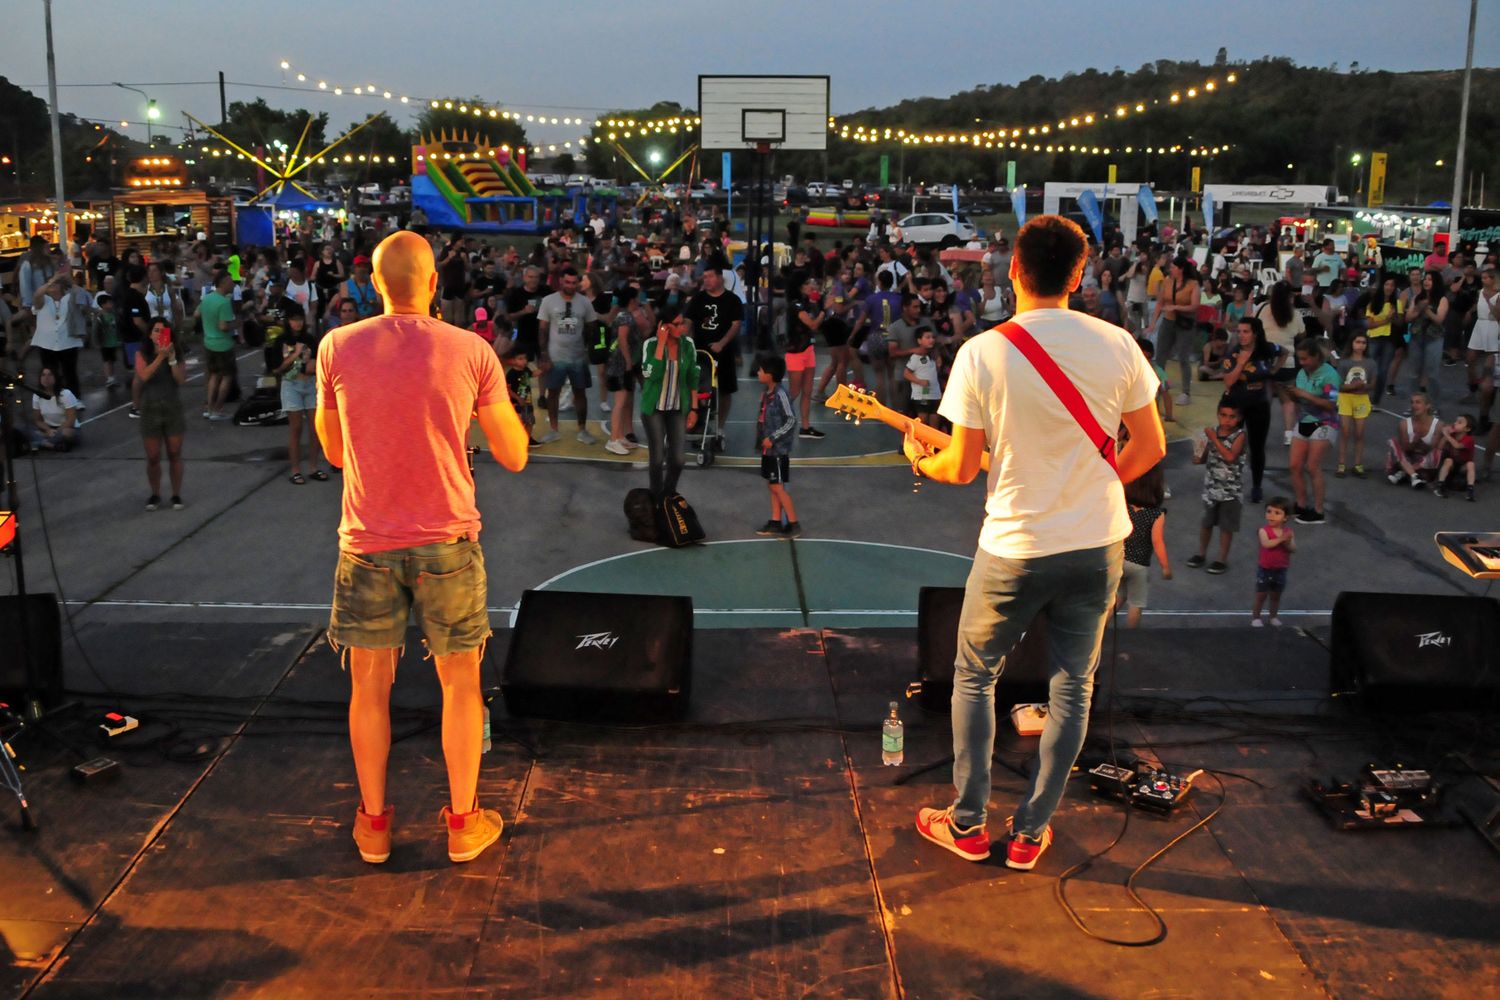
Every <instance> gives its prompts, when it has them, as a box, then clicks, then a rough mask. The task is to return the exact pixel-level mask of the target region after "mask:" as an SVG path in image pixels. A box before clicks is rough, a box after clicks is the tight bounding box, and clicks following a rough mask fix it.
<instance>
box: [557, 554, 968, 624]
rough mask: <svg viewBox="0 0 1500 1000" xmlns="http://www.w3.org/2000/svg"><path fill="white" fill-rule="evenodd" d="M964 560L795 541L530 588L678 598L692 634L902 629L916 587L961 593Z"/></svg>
mask: <svg viewBox="0 0 1500 1000" xmlns="http://www.w3.org/2000/svg"><path fill="white" fill-rule="evenodd" d="M972 562H973V557H972V556H970V555H959V554H957V553H952V552H939V551H936V550H934V549H923V548H917V547H913V546H906V545H893V544H889V543H886V542H862V541H853V540H844V539H824V538H811V539H808V538H801V539H797V540H796V541H790V542H789V541H786V540H784V539H776V538H767V539H746V540H735V541H723V542H710V543H708V544H706V545H695V546H692V547H691V548H686V549H664V548H650V549H640V550H637V551H633V552H623V553H620V554H619V555H615V556H611V557H609V558H606V559H600V560H598V561H596V562H591V563H585V564H583V565H581V566H575V567H573V568H572V569H569V570H566V571H565V572H562V573H559V574H558V575H557V576H554V577H553V578H552V579H550V580H547V581H546V582H545V583H542V584H540V585H538V586H537V587H536V588H535V589H538V590H565V591H578V592H584V593H605V594H682V595H687V596H690V597H692V599H693V617H694V624H695V625H696V626H697V627H699V628H804V627H810V628H908V627H911V626H914V625H915V624H916V620H917V592H918V591H919V590H920V589H921V588H922V587H961V586H963V584H964V580H965V579H966V578H967V576H968V573H969V566H970V564H971V563H972Z"/></svg>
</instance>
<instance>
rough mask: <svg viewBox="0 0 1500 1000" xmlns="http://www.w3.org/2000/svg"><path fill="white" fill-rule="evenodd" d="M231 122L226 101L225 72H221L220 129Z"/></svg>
mask: <svg viewBox="0 0 1500 1000" xmlns="http://www.w3.org/2000/svg"><path fill="white" fill-rule="evenodd" d="M228 121H229V104H228V102H226V101H225V100H224V71H223V70H222V69H221V70H219V127H220V128H223V127H224V125H225V124H226V123H227V122H228Z"/></svg>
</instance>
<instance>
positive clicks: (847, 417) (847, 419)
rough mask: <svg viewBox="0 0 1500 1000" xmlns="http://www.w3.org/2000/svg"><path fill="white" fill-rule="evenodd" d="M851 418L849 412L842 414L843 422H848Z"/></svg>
mask: <svg viewBox="0 0 1500 1000" xmlns="http://www.w3.org/2000/svg"><path fill="white" fill-rule="evenodd" d="M852 419H853V418H852V417H851V416H850V415H849V414H847V413H845V414H844V422H845V423H848V422H849V421H850V420H852Z"/></svg>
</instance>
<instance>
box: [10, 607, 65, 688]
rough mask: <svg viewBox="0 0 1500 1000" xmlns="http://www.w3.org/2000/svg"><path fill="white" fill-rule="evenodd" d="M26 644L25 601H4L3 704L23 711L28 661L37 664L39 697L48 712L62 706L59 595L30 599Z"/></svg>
mask: <svg viewBox="0 0 1500 1000" xmlns="http://www.w3.org/2000/svg"><path fill="white" fill-rule="evenodd" d="M26 624H27V636H26V642H25V643H24V644H23V643H22V642H21V599H20V598H19V597H17V596H15V595H13V594H12V595H9V596H6V597H0V701H4V702H8V703H9V704H11V705H15V706H16V707H18V708H19V707H21V700H22V699H21V695H22V694H23V693H24V692H25V690H26V660H25V658H24V657H23V650H24V654H25V656H27V657H30V658H31V660H32V661H33V662H34V663H35V664H36V682H37V688H38V689H37V691H36V694H37V695H38V696H39V697H40V698H41V699H42V705H43V706H44V707H46V708H55V707H57V706H58V705H60V704H62V700H63V678H62V616H61V615H60V614H59V612H58V609H57V595H56V594H27V595H26Z"/></svg>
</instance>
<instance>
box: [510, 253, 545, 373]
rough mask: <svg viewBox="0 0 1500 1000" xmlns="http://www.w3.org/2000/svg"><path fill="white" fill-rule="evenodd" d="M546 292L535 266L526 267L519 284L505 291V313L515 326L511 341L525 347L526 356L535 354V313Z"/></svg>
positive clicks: (539, 272)
mask: <svg viewBox="0 0 1500 1000" xmlns="http://www.w3.org/2000/svg"><path fill="white" fill-rule="evenodd" d="M547 294H548V292H547V289H546V288H544V287H542V272H541V270H540V269H539V268H535V267H528V268H527V269H526V271H525V273H524V274H523V275H522V277H521V284H520V285H519V286H517V287H515V288H512V289H511V290H510V291H508V292H506V293H505V314H506V317H507V318H508V319H509V320H510V321H511V323H512V324H514V325H515V328H516V333H515V339H514V341H513V342H514V343H515V344H516V345H517V346H520V347H524V348H525V349H526V356H527V357H528V358H535V357H536V356H537V342H538V338H537V318H536V314H537V310H539V309H540V308H541V306H542V299H545V298H546V297H547Z"/></svg>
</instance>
